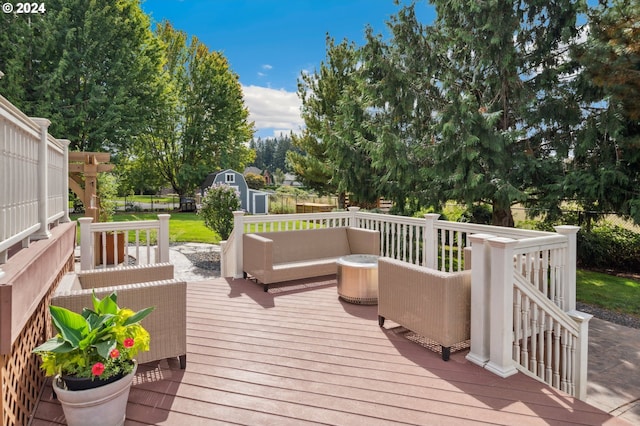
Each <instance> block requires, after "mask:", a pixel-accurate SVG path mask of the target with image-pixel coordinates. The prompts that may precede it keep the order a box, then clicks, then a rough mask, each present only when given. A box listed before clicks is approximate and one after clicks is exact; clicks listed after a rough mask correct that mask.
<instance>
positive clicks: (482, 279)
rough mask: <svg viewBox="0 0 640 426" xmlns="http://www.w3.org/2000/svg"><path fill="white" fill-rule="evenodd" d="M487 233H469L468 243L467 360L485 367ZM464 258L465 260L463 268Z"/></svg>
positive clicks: (488, 276)
mask: <svg viewBox="0 0 640 426" xmlns="http://www.w3.org/2000/svg"><path fill="white" fill-rule="evenodd" d="M494 237H495V236H494V235H489V234H472V235H470V236H469V242H470V243H471V259H473V260H472V266H471V348H470V350H469V353H468V354H467V357H466V358H467V359H468V360H469V361H471V362H473V363H474V364H476V365H479V366H481V367H484V365H485V364H486V363H487V362H488V361H489V336H490V333H489V324H490V321H489V300H490V299H489V298H490V294H491V293H490V287H491V263H490V261H491V257H490V255H491V250H490V247H489V244H488V243H487V240H488V239H490V238H494ZM466 267H467V259H465V268H466Z"/></svg>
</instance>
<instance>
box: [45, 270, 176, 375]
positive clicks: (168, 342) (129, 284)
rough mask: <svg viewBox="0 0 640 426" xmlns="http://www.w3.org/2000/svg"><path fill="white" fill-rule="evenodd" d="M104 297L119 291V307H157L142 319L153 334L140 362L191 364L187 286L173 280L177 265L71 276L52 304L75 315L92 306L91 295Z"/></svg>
mask: <svg viewBox="0 0 640 426" xmlns="http://www.w3.org/2000/svg"><path fill="white" fill-rule="evenodd" d="M94 290H95V292H96V296H97V297H99V298H102V297H104V296H106V295H109V294H110V293H111V292H113V291H116V292H117V294H118V305H120V306H122V307H126V308H129V309H131V310H133V311H138V310H140V309H143V308H146V307H149V306H155V310H154V311H153V312H152V313H151V315H149V316H148V317H147V318H145V319H144V320H142V325H143V326H144V327H145V328H146V329H147V331H148V332H149V334H150V335H151V344H150V350H149V351H147V352H140V353H139V354H138V356H137V360H138V362H139V363H145V362H151V361H157V360H161V359H165V358H174V357H178V358H179V360H180V368H185V367H186V365H187V334H186V330H187V283H186V282H184V281H178V280H175V279H173V265H171V264H156V265H144V266H136V267H125V268H114V269H106V270H91V271H83V272H78V273H73V272H72V273H69V274H66V276H65V277H64V278H63V280H62V282H61V283H60V285H59V286H58V288H57V289H56V292H55V293H54V295H53V297H52V300H51V304H52V305H56V306H62V307H64V308H67V309H69V310H71V311H74V312H78V313H80V312H82V309H83V308H85V307H90V306H92V301H91V300H92V299H91V295H92V293H93V291H94Z"/></svg>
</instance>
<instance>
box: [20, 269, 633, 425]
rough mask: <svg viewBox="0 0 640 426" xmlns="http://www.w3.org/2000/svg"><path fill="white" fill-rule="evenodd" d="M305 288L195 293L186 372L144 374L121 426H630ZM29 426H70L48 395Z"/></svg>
mask: <svg viewBox="0 0 640 426" xmlns="http://www.w3.org/2000/svg"><path fill="white" fill-rule="evenodd" d="M298 284H299V285H295V286H288V287H280V288H278V287H276V288H274V289H272V290H270V293H264V292H263V291H262V287H261V286H258V285H256V284H255V283H252V282H250V281H245V280H225V279H214V280H208V281H200V282H195V283H189V285H188V290H187V291H188V300H187V304H188V318H187V345H188V355H187V368H186V370H180V369H179V366H178V363H177V360H168V361H167V360H163V361H161V362H159V363H150V364H144V365H141V366H139V370H138V374H137V376H136V379H135V381H134V386H133V388H132V390H131V394H130V397H129V403H128V407H127V421H126V425H128V426H134V425H148V424H163V425H173V424H175V425H184V424H189V425H216V424H247V425H266V424H277V425H289V424H291V425H304V424H328V425H337V424H343V425H367V426H369V425H378V424H379V425H389V424H429V425H431V424H434V425H437V424H455V425H464V424H501V425H513V424H520V425H537V424H563V425H567V424H576V425H577V424H580V425H582V424H593V425H596V424H598V425H599V424H605V423H606V424H612V425H615V424H627V423H626V422H624V421H623V420H621V419H619V418H616V417H612V416H610V415H609V414H607V413H605V412H603V411H601V410H599V409H597V408H595V407H592V406H590V405H588V404H586V403H584V402H582V401H579V400H576V399H574V398H572V397H570V396H568V395H566V394H564V393H563V392H560V391H557V390H554V389H551V388H548V387H546V386H544V385H542V384H540V383H538V382H536V381H535V380H533V379H531V378H529V377H526V376H524V375H523V374H517V375H515V376H512V377H509V378H507V379H502V378H500V377H498V376H495V375H493V374H491V373H490V372H488V371H486V370H484V369H482V368H480V367H478V366H476V365H474V364H472V363H470V362H468V361H467V360H466V359H465V355H466V353H467V350H462V351H459V352H455V353H453V354H452V356H451V360H450V361H448V362H444V361H442V360H441V358H440V355H439V354H438V353H435V352H433V351H430V350H428V349H426V348H424V347H422V346H420V345H418V344H416V343H414V342H411V341H409V340H408V339H407V338H406V337H405V336H404V335H403V333H402V332H400V331H402V330H401V329H400V328H399V327H397V325H395V324H393V323H391V322H387V323H386V324H385V327H384V328H380V327H378V323H377V307H376V306H361V305H352V304H349V303H346V302H343V301H341V300H339V299H338V297H337V291H336V288H335V279H334V278H333V277H327V278H323V279H320V280H316V281H301V282H299V283H298ZM152 344H153V336H152ZM32 424H33V425H34V426H41V425H55V424H64V416H63V414H62V410H61V407H60V406H59V404H58V403H57V401H55V400H53V399H52V395H51V388H50V387H47V388H46V389H45V391H44V392H43V395H42V397H41V402H40V404H39V406H38V408H37V411H36V414H35V416H34V420H33V422H32Z"/></svg>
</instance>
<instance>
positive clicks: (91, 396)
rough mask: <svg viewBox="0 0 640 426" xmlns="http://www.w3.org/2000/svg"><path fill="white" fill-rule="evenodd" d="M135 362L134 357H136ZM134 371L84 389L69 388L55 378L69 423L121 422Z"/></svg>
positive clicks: (112, 425) (99, 425)
mask: <svg viewBox="0 0 640 426" xmlns="http://www.w3.org/2000/svg"><path fill="white" fill-rule="evenodd" d="M134 362H135V361H134ZM137 368H138V363H137V362H136V363H135V365H134V367H133V371H132V372H131V373H130V374H127V375H126V376H124V377H123V378H122V379H120V380H117V381H115V382H113V383H109V384H108V385H104V386H100V387H97V388H94V389H87V390H81V391H69V390H66V389H62V388H60V387H59V386H58V385H57V383H56V382H57V380H55V379H54V380H53V390H54V392H55V393H56V395H57V396H58V400H59V401H60V403H61V404H62V410H63V411H64V417H65V418H66V420H67V424H68V425H69V426H86V425H92V426H122V425H124V420H125V417H126V414H127V400H128V399H129V390H131V383H132V382H133V378H134V376H135V374H136V370H137Z"/></svg>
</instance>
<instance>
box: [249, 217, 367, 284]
mask: <svg viewBox="0 0 640 426" xmlns="http://www.w3.org/2000/svg"><path fill="white" fill-rule="evenodd" d="M242 244H243V271H244V276H245V277H247V276H248V275H251V276H252V277H254V278H255V279H256V280H257V281H258V283H262V284H263V286H264V291H267V290H268V289H269V284H272V283H278V282H284V281H291V280H297V279H301V278H312V277H320V276H323V275H331V274H335V273H336V272H337V266H336V260H338V258H340V257H341V256H345V255H349V254H375V255H379V254H380V233H379V232H378V231H372V230H368V229H360V228H350V227H338V228H321V229H305V230H298V231H280V232H264V233H254V234H244V235H243V241H242Z"/></svg>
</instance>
